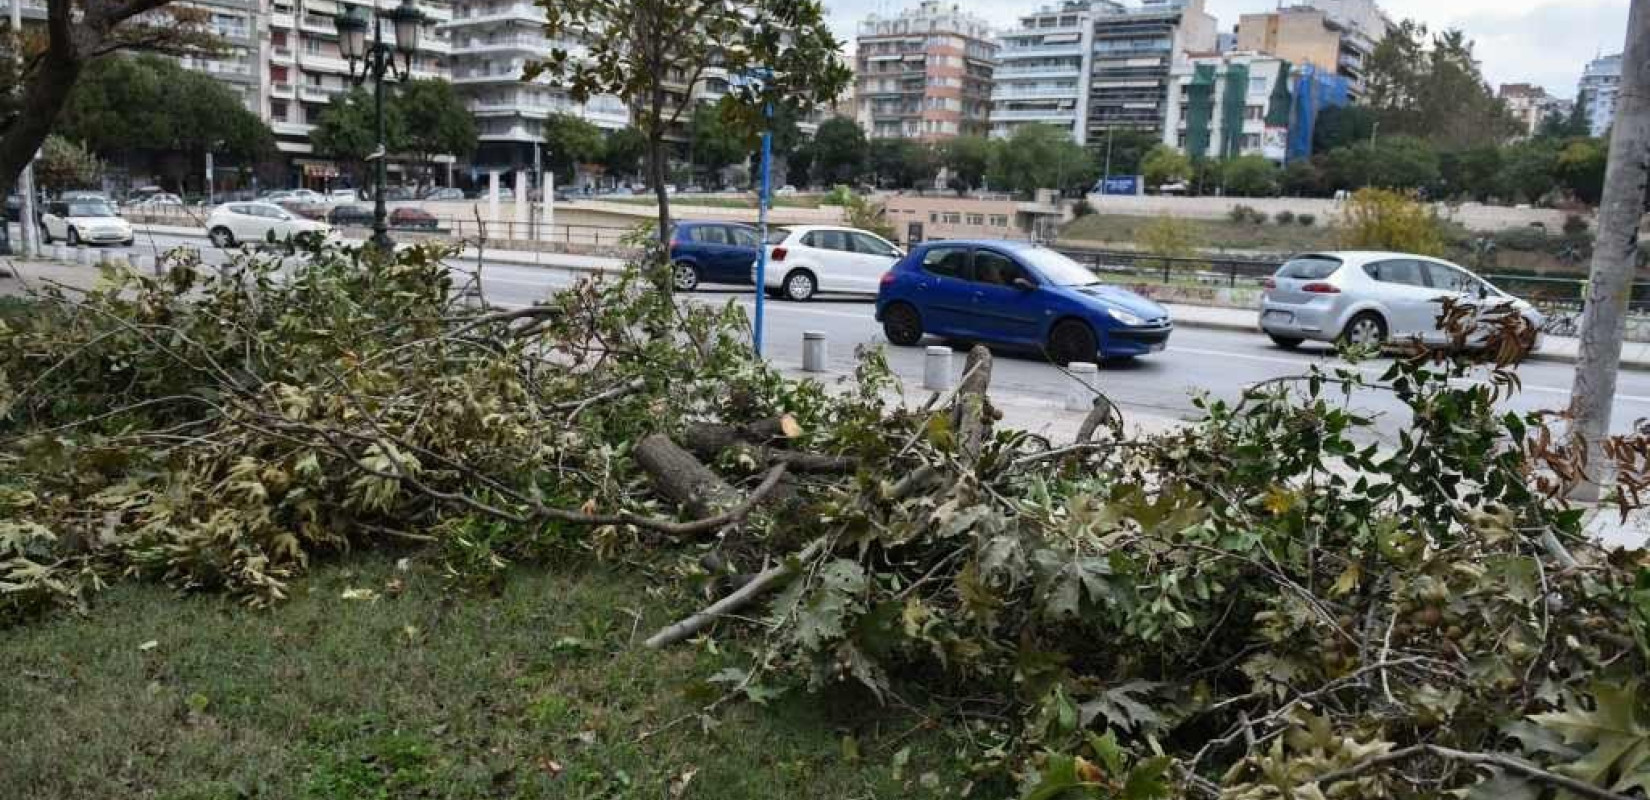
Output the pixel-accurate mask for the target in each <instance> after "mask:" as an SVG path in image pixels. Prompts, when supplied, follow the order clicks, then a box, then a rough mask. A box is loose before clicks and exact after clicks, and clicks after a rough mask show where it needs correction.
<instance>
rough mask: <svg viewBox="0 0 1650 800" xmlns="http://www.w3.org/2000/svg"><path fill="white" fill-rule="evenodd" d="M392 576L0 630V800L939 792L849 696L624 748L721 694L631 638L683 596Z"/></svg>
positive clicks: (912, 724) (751, 708) (926, 744)
mask: <svg viewBox="0 0 1650 800" xmlns="http://www.w3.org/2000/svg"><path fill="white" fill-rule="evenodd" d="M412 565H413V566H412V568H411V569H410V570H407V571H401V570H398V569H397V568H396V566H395V565H394V563H393V562H392V561H391V560H390V559H389V558H387V557H378V556H374V557H361V558H357V559H354V560H352V561H350V562H347V563H344V564H341V565H334V566H329V567H323V568H319V569H317V570H316V571H315V573H314V574H313V575H312V576H311V577H309V578H306V579H304V580H303V581H301V582H300V583H298V584H296V585H295V587H294V597H293V599H292V600H290V601H289V602H287V603H285V604H283V605H281V606H279V607H277V608H274V609H271V610H255V609H248V608H245V607H242V606H240V605H237V604H236V603H235V602H234V601H233V600H232V599H230V598H226V597H222V596H213V595H190V596H182V597H180V596H178V595H177V594H175V593H174V592H171V591H169V590H167V589H165V588H163V587H159V586H156V585H152V584H137V583H128V584H123V585H120V586H117V587H115V588H113V589H112V590H110V591H109V592H107V593H106V594H104V595H102V596H100V597H99V598H98V599H97V601H96V605H95V606H94V607H93V608H92V609H91V611H90V613H89V614H88V615H85V616H70V615H65V616H61V617H57V618H53V619H49V620H44V621H40V622H36V623H33V624H31V625H26V626H23V627H19V628H14V629H12V630H9V631H5V632H4V633H3V639H0V674H4V675H5V676H6V688H5V691H4V695H5V701H4V702H0V752H4V753H5V754H6V755H5V761H4V763H5V766H4V768H0V797H8V798H9V797H16V798H31V800H51V799H53V798H65V799H67V798H76V799H77V800H81V799H86V798H157V799H160V800H218V799H219V798H224V799H226V800H227V798H281V799H283V800H284V799H286V798H297V799H298V800H359V799H361V798H402V797H407V798H410V797H454V798H483V797H510V798H572V799H575V800H577V799H582V798H592V799H593V798H632V797H634V798H650V799H651V798H673V797H676V795H672V794H670V793H669V786H670V783H671V781H672V779H673V778H676V777H677V776H680V775H683V774H685V773H687V772H688V771H690V770H692V771H694V776H693V778H692V780H691V782H690V783H689V784H688V789H687V791H685V792H684V793H682V794H681V795H680V797H682V798H707V799H710V798H714V799H716V800H724V799H725V800H745V799H747V798H748V799H749V800H757V799H758V798H761V799H762V800H768V799H770V798H776V797H798V798H802V797H806V798H896V797H898V798H907V797H910V798H917V797H928V796H935V797H937V796H941V794H942V793H944V792H946V791H947V790H949V792H950V793H951V794H952V796H955V793H956V792H957V788H958V786H957V785H958V783H960V781H961V778H960V777H959V774H960V773H959V770H958V769H957V767H956V763H957V762H956V761H955V759H956V752H957V750H958V749H959V746H958V744H957V742H956V741H954V740H953V738H952V735H951V734H950V733H948V732H947V729H941V730H939V731H932V732H931V731H928V730H926V729H924V730H922V731H921V732H919V733H916V734H911V731H913V730H916V729H917V728H918V727H920V726H918V725H917V722H920V718H915V717H910V716H908V715H906V714H903V713H896V712H892V711H889V710H888V709H886V708H880V709H879V708H875V707H873V706H872V705H871V704H870V703H869V702H867V701H865V700H864V699H863V698H860V697H859V696H858V695H854V696H852V697H847V696H836V697H825V698H821V697H818V696H812V695H805V694H797V693H793V694H791V695H787V696H785V697H784V698H781V699H779V700H775V701H772V702H771V703H770V704H769V705H768V706H766V707H760V706H755V705H752V704H748V703H747V704H733V705H729V706H725V707H724V710H722V711H721V712H719V713H718V714H717V715H716V717H715V719H714V721H713V722H714V724H706V725H701V723H700V722H699V720H697V719H690V720H689V721H688V722H686V723H683V724H678V725H676V726H674V727H669V728H667V729H665V730H663V731H662V732H659V733H657V734H656V735H653V736H650V737H644V734H645V733H647V732H649V731H657V730H658V729H660V728H664V727H665V725H666V723H667V722H669V721H671V720H675V719H678V718H680V717H682V716H683V715H690V714H693V713H694V712H695V711H696V710H697V709H699V708H701V707H702V706H703V705H704V704H705V703H706V702H708V701H709V700H712V699H715V698H716V697H719V696H720V694H721V689H720V688H718V687H715V686H712V685H710V684H708V683H706V682H705V678H707V677H708V676H710V675H713V674H714V673H715V672H716V671H717V670H719V669H722V668H723V667H726V666H729V665H730V664H731V657H730V656H728V655H725V654H723V653H722V651H719V650H717V649H715V648H710V647H705V646H696V645H693V644H684V645H681V646H678V647H676V648H673V649H670V650H667V651H665V652H663V653H656V652H651V651H645V650H642V649H640V648H637V647H634V646H632V641H633V640H637V641H639V639H640V638H642V637H645V636H646V635H647V634H648V633H649V632H650V631H651V630H652V629H653V628H654V627H655V626H657V625H659V624H661V623H664V622H666V621H668V620H669V619H670V618H671V617H673V616H675V614H676V613H678V612H680V611H681V610H682V608H683V604H684V603H689V602H693V601H691V600H689V599H685V598H676V600H675V602H673V603H667V601H666V600H665V599H663V598H662V597H660V596H659V594H658V593H656V592H654V591H651V590H650V587H649V586H648V585H647V584H646V583H645V582H643V581H641V580H639V579H638V578H637V577H635V576H634V574H633V573H628V572H626V573H618V572H613V571H609V570H606V569H603V568H586V569H572V568H569V569H565V570H560V571H544V570H538V569H529V568H515V569H512V570H511V571H510V574H509V576H508V579H507V580H506V582H505V583H504V584H503V589H502V591H501V592H500V593H499V595H498V596H496V597H491V596H489V597H477V596H471V595H455V594H452V593H451V592H450V591H449V590H448V588H447V587H446V586H444V585H443V584H442V583H441V580H440V578H439V575H438V574H437V572H436V570H435V569H434V567H433V566H421V565H420V560H419V557H418V556H417V555H416V554H415V555H413V556H412ZM392 582H400V584H401V585H403V586H404V589H403V590H402V591H401V592H400V593H399V594H398V595H395V596H391V595H390V594H389V593H388V590H387V589H386V587H388V586H390V585H391V584H392ZM350 588H372V589H376V590H377V591H379V592H380V593H381V594H382V595H383V596H382V597H381V598H380V599H378V600H376V601H370V602H369V601H361V600H344V599H342V598H341V597H340V595H341V594H342V593H343V592H344V591H345V590H346V589H350ZM637 615H639V620H638V616H637ZM633 637H634V639H633ZM149 642H153V643H154V644H153V645H152V646H149V645H147V643H149ZM908 734H911V735H908ZM845 737H847V738H850V739H851V741H852V742H853V744H852V745H851V746H849V745H846V744H845ZM902 750H904V751H906V752H907V754H908V757H909V762H908V763H906V764H904V765H903V767H901V768H896V766H895V762H896V761H899V760H901V759H899V758H896V754H897V753H899V752H900V751H902ZM927 772H934V773H936V774H937V775H944V776H945V779H944V780H942V781H941V782H940V786H939V787H938V788H934V789H932V790H930V789H929V788H927V787H929V786H932V784H933V777H934V776H933V775H930V776H928V780H927V781H924V780H922V777H923V775H924V773H927Z"/></svg>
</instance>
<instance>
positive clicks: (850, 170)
mask: <svg viewBox="0 0 1650 800" xmlns="http://www.w3.org/2000/svg"><path fill="white" fill-rule="evenodd" d="M812 150H813V168H814V175H816V176H817V177H818V178H819V179H820V180H821V181H824V182H825V183H853V182H854V181H856V180H858V179H859V177H860V176H861V175H864V174H865V170H866V168H867V166H868V162H869V160H870V155H871V146H870V143H868V142H867V141H866V140H865V131H863V130H860V127H859V123H856V122H854V121H853V120H851V119H847V118H845V117H831V118H830V119H828V120H825V121H824V122H822V123H820V125H819V131H818V132H817V133H815V134H814V143H813V148H812Z"/></svg>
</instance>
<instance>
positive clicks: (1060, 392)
mask: <svg viewBox="0 0 1650 800" xmlns="http://www.w3.org/2000/svg"><path fill="white" fill-rule="evenodd" d="M179 245H185V246H193V247H201V248H202V253H203V256H204V257H205V259H206V260H207V262H208V263H221V262H222V261H223V260H224V259H225V258H226V257H227V254H224V253H221V252H216V251H213V250H212V248H211V247H210V245H207V244H206V242H205V240H204V239H199V238H189V237H173V236H152V235H149V234H140V236H139V242H138V245H137V246H136V247H135V248H133V249H134V250H135V251H137V252H142V253H153V252H156V251H157V250H159V251H164V250H166V249H169V248H171V247H175V246H179ZM100 251H102V252H108V253H109V254H111V255H113V254H115V253H123V252H126V251H125V249H123V248H100ZM452 266H453V268H454V269H455V270H458V271H464V272H468V271H471V270H473V269H474V268H475V264H474V262H472V261H464V260H459V261H454V262H453V264H452ZM482 274H483V283H484V286H485V289H486V292H487V296H488V299H489V300H490V301H492V302H494V303H499V304H503V305H526V304H529V303H532V302H534V301H535V300H538V299H541V298H543V297H544V296H545V295H546V294H547V293H548V292H550V291H552V290H553V289H555V288H558V287H559V286H564V285H566V284H567V283H569V282H570V281H571V280H572V278H571V277H570V276H569V275H568V274H567V273H566V272H565V271H558V270H546V269H542V268H538V267H534V266H531V265H516V264H501V263H497V262H490V263H488V264H487V265H486V268H485V269H484V270H483V273H482ZM690 298H691V301H693V302H701V303H717V304H720V303H727V302H733V303H737V304H740V305H742V306H743V307H745V308H746V309H747V312H749V311H751V310H752V306H753V304H754V297H753V295H752V294H751V293H750V292H749V290H744V291H740V290H738V289H735V288H732V287H729V288H726V289H716V288H710V289H708V290H705V291H701V292H697V293H695V294H693V295H691V296H690ZM810 330H817V331H823V332H824V333H825V335H826V339H827V342H828V350H829V358H828V365H829V368H830V369H831V370H832V371H833V372H849V371H851V370H852V368H853V363H854V350H855V348H856V347H857V346H859V345H865V344H873V345H875V344H886V340H885V339H884V337H883V336H882V331H881V328H880V326H878V325H877V324H876V322H875V321H874V320H873V318H872V306H871V304H870V303H869V302H865V301H853V300H827V301H820V302H811V303H802V304H799V303H787V302H769V303H767V327H766V341H767V352H768V355H769V357H770V358H771V359H773V360H774V361H775V362H776V363H777V364H778V365H780V366H782V367H786V368H796V367H799V366H800V365H801V361H802V334H803V332H804V331H810ZM924 344H940V342H937V341H933V340H930V341H927V342H925V343H924ZM888 351H889V361H890V363H891V364H892V365H893V367H894V369H895V371H896V372H897V373H898V374H899V375H900V377H901V378H902V379H903V380H904V381H905V382H906V383H907V384H908V385H911V386H918V385H920V384H921V381H922V374H923V360H924V357H925V354H924V349H923V348H922V347H910V348H901V347H889V348H888ZM999 355H1000V356H1001V358H999V359H998V361H997V362H996V364H995V366H994V370H993V375H992V388H993V389H994V390H996V391H1001V392H1013V393H1016V394H1020V395H1026V396H1035V397H1042V398H1047V399H1050V400H1056V401H1057V400H1059V399H1061V398H1063V397H1065V395H1066V392H1067V389H1068V387H1069V386H1070V382H1071V378H1069V377H1068V376H1067V375H1066V374H1065V373H1064V372H1062V371H1061V370H1059V369H1057V368H1055V367H1053V366H1051V365H1049V364H1046V363H1041V362H1039V361H1038V360H1037V358H1036V356H1035V355H1033V354H1023V353H1013V352H1001V353H999ZM953 362H954V366H955V367H956V368H957V369H960V368H961V364H962V358H961V357H960V356H958V357H956V358H954V359H953ZM1337 363H1338V360H1337V359H1335V358H1334V356H1333V353H1332V352H1331V351H1329V350H1327V349H1323V348H1316V349H1315V348H1311V347H1303V348H1302V349H1301V350H1300V351H1299V352H1293V353H1291V352H1285V351H1282V350H1279V349H1277V348H1275V347H1273V346H1272V344H1271V342H1270V341H1269V340H1268V339H1266V338H1265V337H1264V336H1261V335H1259V334H1250V333H1239V332H1233V331H1222V330H1210V329H1195V328H1182V329H1180V330H1177V331H1176V332H1175V333H1174V336H1173V337H1172V338H1171V339H1170V341H1169V346H1168V349H1167V350H1166V351H1165V352H1163V353H1159V354H1157V355H1154V356H1150V357H1146V358H1142V359H1139V360H1137V361H1134V362H1129V363H1125V364H1119V365H1107V366H1104V367H1102V368H1101V371H1100V376H1099V388H1100V389H1101V390H1102V391H1104V392H1106V394H1107V395H1108V396H1110V397H1111V398H1112V399H1113V400H1114V401H1116V402H1117V403H1118V404H1119V405H1120V406H1121V407H1122V408H1123V410H1124V411H1125V412H1132V413H1135V414H1141V415H1149V416H1154V417H1167V418H1180V419H1183V418H1192V417H1195V416H1196V415H1197V410H1196V409H1195V408H1194V407H1193V405H1192V398H1193V397H1194V396H1195V395H1196V394H1198V393H1200V392H1201V393H1207V394H1209V395H1210V396H1213V397H1219V398H1226V399H1234V398H1236V397H1238V396H1239V394H1240V393H1241V392H1242V390H1243V389H1244V387H1247V386H1249V385H1252V384H1254V383H1256V382H1258V381H1263V380H1267V379H1270V378H1278V377H1284V376H1290V375H1298V374H1302V373H1304V372H1306V370H1307V369H1308V368H1309V367H1310V366H1312V365H1314V364H1317V365H1319V366H1322V367H1325V368H1331V367H1333V366H1335V365H1336V364H1337ZM1386 366H1387V364H1386V363H1385V362H1384V361H1381V360H1377V361H1373V362H1368V363H1365V364H1363V365H1360V367H1359V368H1360V369H1362V370H1363V371H1364V372H1366V373H1367V374H1369V375H1370V376H1371V377H1375V376H1378V375H1379V374H1380V373H1381V372H1383V371H1385V369H1386ZM1572 373H1573V370H1572V368H1571V366H1570V365H1568V364H1561V363H1550V362H1534V363H1531V364H1528V365H1525V366H1523V367H1521V368H1520V370H1519V374H1520V377H1521V378H1522V380H1523V384H1524V385H1523V389H1522V391H1521V392H1520V393H1519V394H1518V395H1516V396H1515V397H1513V398H1511V399H1510V400H1508V401H1506V403H1505V405H1506V407H1508V408H1511V409H1519V410H1531V411H1533V410H1541V409H1561V408H1563V407H1564V406H1565V405H1566V403H1567V399H1568V397H1569V386H1570V382H1571V378H1572ZM1351 401H1352V403H1353V405H1354V407H1356V408H1358V409H1360V410H1362V411H1365V412H1367V413H1371V414H1374V415H1376V416H1377V419H1378V420H1379V422H1378V428H1379V431H1380V433H1381V438H1383V439H1387V438H1390V437H1392V436H1394V435H1395V434H1396V432H1397V431H1398V430H1401V429H1402V428H1403V427H1405V426H1407V424H1408V419H1407V415H1406V413H1405V411H1404V409H1403V407H1402V406H1401V405H1400V404H1399V403H1398V402H1396V401H1395V400H1394V399H1392V398H1391V397H1390V396H1389V395H1387V394H1386V393H1384V392H1378V391H1374V392H1360V393H1358V394H1356V395H1355V396H1353V397H1352V398H1351ZM1640 418H1650V372H1635V371H1624V372H1622V373H1621V379H1620V385H1619V386H1618V388H1617V393H1616V405H1615V414H1614V418H1613V428H1614V429H1615V430H1616V431H1618V432H1625V431H1628V430H1630V429H1631V428H1632V426H1633V424H1634V422H1635V421H1636V420H1638V419H1640Z"/></svg>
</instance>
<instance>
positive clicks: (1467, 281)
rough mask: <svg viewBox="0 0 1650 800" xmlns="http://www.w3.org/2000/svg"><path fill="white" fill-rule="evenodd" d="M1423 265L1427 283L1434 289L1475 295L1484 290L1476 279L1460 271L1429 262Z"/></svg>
mask: <svg viewBox="0 0 1650 800" xmlns="http://www.w3.org/2000/svg"><path fill="white" fill-rule="evenodd" d="M1425 263H1426V268H1427V276H1428V278H1429V281H1428V282H1429V283H1431V284H1432V288H1434V289H1438V290H1441V291H1445V292H1455V293H1457V294H1477V293H1479V292H1480V291H1483V289H1484V285H1483V284H1482V283H1480V282H1479V281H1478V279H1477V278H1474V277H1473V276H1471V275H1468V274H1467V273H1465V272H1462V271H1461V270H1458V269H1456V268H1454V267H1446V266H1444V265H1443V264H1434V263H1432V262H1430V261H1428V262H1425Z"/></svg>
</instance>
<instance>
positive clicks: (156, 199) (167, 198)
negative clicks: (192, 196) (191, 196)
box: [128, 192, 183, 208]
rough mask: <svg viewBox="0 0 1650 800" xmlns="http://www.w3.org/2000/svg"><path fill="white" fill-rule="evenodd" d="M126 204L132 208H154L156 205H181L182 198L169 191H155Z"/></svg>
mask: <svg viewBox="0 0 1650 800" xmlns="http://www.w3.org/2000/svg"><path fill="white" fill-rule="evenodd" d="M128 205H130V206H132V207H133V208H155V207H158V206H173V207H180V206H182V205H183V198H181V197H179V196H177V195H175V194H172V193H171V192H155V193H153V194H146V195H144V196H142V197H141V198H139V199H137V200H133V201H132V202H131V203H129V204H128Z"/></svg>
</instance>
